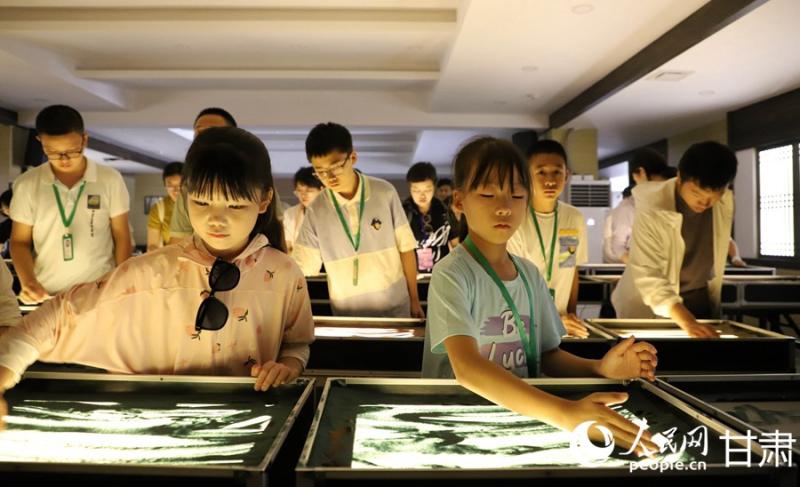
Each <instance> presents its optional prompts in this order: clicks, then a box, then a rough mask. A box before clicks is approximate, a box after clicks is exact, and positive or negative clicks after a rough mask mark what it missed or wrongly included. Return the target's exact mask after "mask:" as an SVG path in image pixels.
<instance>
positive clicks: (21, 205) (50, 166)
mask: <svg viewBox="0 0 800 487" xmlns="http://www.w3.org/2000/svg"><path fill="white" fill-rule="evenodd" d="M36 131H37V132H38V136H37V138H38V140H39V141H40V142H41V143H42V149H43V150H44V154H45V156H47V160H48V163H47V164H42V165H40V166H37V167H35V168H33V169H31V170H29V171H27V172H26V173H24V174H23V175H21V176H20V177H19V178H17V180H16V181H15V182H14V197H13V199H12V200H11V219H12V220H13V222H14V223H13V226H12V230H11V257H12V259H13V261H14V268H15V269H16V272H17V275H18V276H19V280H20V284H21V285H22V292H21V293H20V299H21V300H22V302H23V303H26V304H37V303H41V302H43V301H44V300H46V299H48V298H49V297H50V296H51V295H53V294H56V293H59V292H61V291H64V290H66V289H68V288H70V287H72V286H73V285H75V284H80V283H83V282H89V281H93V280H95V279H98V278H99V277H101V276H102V275H104V274H105V273H107V272H108V271H110V270H111V269H113V268H114V266H115V265H119V264H121V263H122V262H123V261H124V260H125V259H127V258H128V257H130V256H131V234H130V227H129V225H128V211H129V209H130V199H129V196H128V190H127V189H126V187H125V183H124V181H123V180H122V175H120V173H119V172H117V171H116V170H114V169H112V168H110V167H107V166H101V165H98V164H97V163H95V162H93V161H91V160H89V159H87V158H86V157H85V156H84V155H83V151H84V149H85V148H86V145H87V143H88V141H89V136H88V134H87V133H86V132H85V130H84V126H83V119H82V117H81V115H80V113H78V111H77V110H75V109H74V108H71V107H68V106H65V105H52V106H49V107H47V108H45V109H43V110H42V111H41V112H39V115H38V116H37V117H36Z"/></svg>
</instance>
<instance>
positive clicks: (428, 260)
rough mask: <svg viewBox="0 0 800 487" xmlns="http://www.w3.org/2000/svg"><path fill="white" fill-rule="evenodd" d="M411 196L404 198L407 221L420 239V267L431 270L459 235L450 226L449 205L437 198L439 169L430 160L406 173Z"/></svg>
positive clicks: (419, 269)
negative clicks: (435, 193)
mask: <svg viewBox="0 0 800 487" xmlns="http://www.w3.org/2000/svg"><path fill="white" fill-rule="evenodd" d="M406 182H407V183H408V189H409V192H410V193H411V196H409V197H408V198H406V199H405V201H403V209H404V210H405V212H406V217H407V218H408V224H409V225H410V226H411V230H412V231H413V232H414V238H415V239H416V241H417V249H416V254H417V270H418V271H419V272H431V270H432V269H433V266H434V265H435V264H436V263H437V262H439V261H440V260H441V259H442V258H444V256H446V255H447V254H448V252H449V251H450V242H452V241H454V240H457V239H458V234H457V233H455V230H454V229H453V228H452V227H451V226H450V219H449V218H448V212H447V208H446V207H445V206H444V204H443V203H442V202H441V201H440V200H439V199H438V198H434V196H433V193H434V187H435V185H436V168H435V167H433V164H431V163H430V162H418V163H416V164H414V165H413V166H411V168H410V169H409V170H408V173H406Z"/></svg>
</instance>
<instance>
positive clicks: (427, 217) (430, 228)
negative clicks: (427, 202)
mask: <svg viewBox="0 0 800 487" xmlns="http://www.w3.org/2000/svg"><path fill="white" fill-rule="evenodd" d="M422 223H423V224H424V225H425V226H423V227H422V231H423V232H425V233H431V232H433V225H431V214H430V213H425V214H424V215H422Z"/></svg>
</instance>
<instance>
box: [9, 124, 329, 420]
mask: <svg viewBox="0 0 800 487" xmlns="http://www.w3.org/2000/svg"><path fill="white" fill-rule="evenodd" d="M183 186H184V188H183V190H184V191H183V192H184V194H185V197H186V203H187V208H188V212H189V218H190V220H191V222H192V228H193V229H194V235H193V236H192V237H191V238H188V239H186V240H185V241H183V242H182V243H180V244H178V245H170V246H167V247H164V248H161V249H159V250H157V251H155V252H151V253H147V254H145V255H142V256H140V257H135V258H133V259H129V260H127V261H125V262H124V263H123V264H122V265H120V266H119V267H117V268H116V269H115V270H114V271H112V272H110V273H108V274H106V275H105V276H104V277H102V278H101V279H100V280H99V281H97V282H90V283H86V284H80V285H77V286H75V287H73V288H72V289H70V290H68V291H65V292H64V293H62V294H59V295H58V296H56V297H55V298H53V299H51V300H49V301H47V302H45V303H44V304H43V305H42V306H41V307H40V308H39V309H38V310H36V311H35V312H33V313H31V314H29V315H27V316H25V317H24V318H23V320H22V322H21V323H20V324H19V325H18V326H15V327H13V328H11V329H10V330H9V331H8V332H7V333H5V334H4V335H2V337H0V394H2V392H3V391H4V390H6V389H8V388H9V387H11V386H13V385H14V384H16V383H17V382H18V381H19V380H20V376H21V374H22V373H23V372H24V371H25V369H26V368H27V367H28V366H29V365H30V364H31V363H33V362H34V361H36V360H41V361H45V362H70V363H79V364H84V365H90V366H93V367H100V368H103V369H106V370H108V371H109V372H115V373H129V374H205V375H239V376H241V375H252V376H254V377H257V379H256V383H255V389H256V390H267V389H268V388H269V387H271V386H276V385H281V384H284V383H286V382H289V381H292V380H293V379H295V378H296V377H297V376H298V375H299V374H300V373H301V372H302V371H303V368H304V367H305V364H306V362H307V360H308V354H309V344H310V343H311V342H312V341H313V338H314V324H313V320H312V317H311V302H310V300H309V297H308V290H307V288H306V281H305V278H304V277H303V273H302V272H301V271H300V268H299V267H297V265H296V264H295V263H294V261H293V260H292V259H291V258H290V257H288V256H287V255H286V254H285V253H284V248H283V246H284V245H283V230H282V226H281V223H280V221H278V219H277V216H276V215H277V213H276V208H275V206H276V205H275V199H274V190H273V182H272V172H271V169H270V159H269V154H268V152H267V148H266V147H265V146H264V144H263V143H262V142H261V141H260V140H259V139H258V138H257V137H255V136H254V135H252V134H250V133H249V132H246V131H244V130H242V129H237V128H234V127H224V128H212V129H208V130H206V131H204V132H202V133H201V134H200V135H198V136H197V138H196V139H195V141H194V143H193V144H192V146H191V147H190V149H189V152H188V154H187V155H186V165H185V168H184V177H183ZM75 244H76V245H80V242H76V243H75ZM1 397H2V396H0V398H1ZM0 402H2V401H0ZM2 409H3V405H2V404H0V410H2ZM2 413H3V411H0V414H2Z"/></svg>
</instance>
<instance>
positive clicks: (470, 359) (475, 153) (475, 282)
mask: <svg viewBox="0 0 800 487" xmlns="http://www.w3.org/2000/svg"><path fill="white" fill-rule="evenodd" d="M453 164H454V168H453V169H454V186H455V188H454V193H453V198H454V206H455V208H456V209H457V210H460V211H462V212H463V215H464V218H463V219H462V225H461V238H462V239H463V243H462V244H461V245H460V246H459V247H457V248H456V249H454V251H453V252H452V253H451V254H450V255H448V256H447V257H446V258H445V259H443V260H442V261H441V262H440V263H439V264H438V265H437V266H436V267H434V270H433V276H432V278H431V284H430V290H429V308H428V326H427V330H426V337H425V342H426V347H425V357H424V361H423V375H425V376H428V377H447V376H454V377H455V378H456V379H457V380H458V382H459V383H460V384H461V385H463V386H464V387H466V388H467V389H469V390H471V391H473V392H475V393H476V394H479V395H481V396H483V397H485V398H487V399H488V400H490V401H492V402H494V403H496V404H498V405H500V406H503V407H506V408H508V409H510V410H512V411H515V412H517V413H519V414H523V415H525V416H530V417H533V418H536V419H538V420H541V421H543V422H545V423H548V424H551V425H553V426H556V427H559V428H562V429H565V430H568V431H572V430H574V429H575V428H576V427H577V426H578V425H579V424H581V423H583V422H585V421H596V422H597V423H598V424H599V425H602V426H605V427H606V428H608V429H609V430H610V431H611V432H612V433H613V434H614V437H615V439H616V443H617V445H620V446H622V445H627V446H630V445H631V444H633V442H634V441H635V438H636V435H637V433H638V432H639V427H638V426H637V425H635V424H634V423H632V422H631V421H628V420H627V419H625V418H623V417H622V416H621V415H620V414H618V413H617V412H615V411H614V410H612V409H611V408H609V407H608V406H610V405H613V404H619V403H622V402H624V401H625V400H627V394H625V393H621V392H603V393H594V394H590V395H588V396H586V397H584V398H583V399H580V400H576V401H572V400H567V399H562V398H560V397H557V396H554V395H551V394H549V393H546V392H544V391H542V390H541V389H538V388H536V387H533V386H530V385H528V384H527V383H525V382H524V381H523V380H522V379H521V378H520V377H536V376H538V375H539V371H540V370H541V371H542V372H544V373H545V374H547V375H549V376H578V377H606V378H612V379H631V378H638V377H643V378H646V379H649V380H654V378H655V376H654V374H655V367H656V364H657V359H656V349H655V348H654V347H653V346H652V345H650V344H649V343H646V342H638V343H634V338H632V337H631V338H629V339H627V340H624V341H622V342H621V343H619V344H618V345H616V346H615V347H613V348H612V349H611V350H610V351H609V352H608V353H607V354H606V355H605V356H604V357H603V358H602V359H600V360H589V359H584V358H581V357H577V356H575V355H572V354H571V353H568V352H565V351H564V350H561V349H560V348H559V344H560V336H561V335H562V334H563V325H562V324H561V322H560V320H559V317H558V313H557V311H556V310H555V308H554V306H553V303H552V300H550V299H549V294H547V292H548V291H547V286H546V284H545V283H544V280H543V279H542V278H541V276H540V275H539V273H538V271H537V270H536V268H535V266H534V265H533V264H532V263H530V262H528V261H526V260H524V259H520V258H518V257H512V256H511V255H510V254H509V253H508V251H507V250H506V243H507V242H508V240H509V239H510V238H511V236H512V235H513V234H514V232H515V231H516V230H517V228H518V227H519V226H520V224H521V222H522V219H523V218H524V217H525V215H526V214H527V213H526V212H527V209H528V204H529V202H528V198H529V196H530V195H529V193H530V189H529V188H530V179H529V173H528V170H527V167H526V165H525V161H524V159H523V157H522V155H521V154H520V153H519V151H518V150H517V149H516V148H515V147H514V146H513V145H512V144H511V143H509V142H507V141H504V140H500V139H495V138H492V137H483V138H478V139H475V140H473V141H471V142H469V143H467V144H466V145H465V146H464V147H463V148H462V149H461V150H460V151H459V153H458V154H457V155H456V158H455V161H454V163H453ZM534 308H539V309H534ZM444 354H446V356H445V355H444ZM451 374H452V375H451ZM591 431H592V432H594V433H599V430H598V428H593V429H592V430H591ZM643 448H647V450H649V451H650V452H657V451H658V447H657V446H656V445H655V444H654V443H653V442H652V440H651V437H650V434H649V433H648V432H645V433H644V435H643V437H642V438H641V440H640V441H639V442H638V446H637V452H638V453H639V454H642V453H643V452H644V451H645V450H644V449H643Z"/></svg>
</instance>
